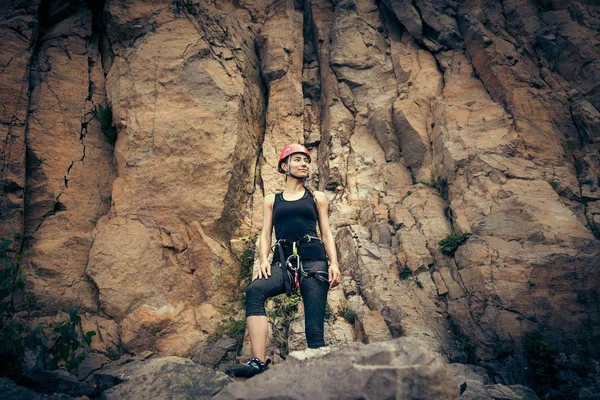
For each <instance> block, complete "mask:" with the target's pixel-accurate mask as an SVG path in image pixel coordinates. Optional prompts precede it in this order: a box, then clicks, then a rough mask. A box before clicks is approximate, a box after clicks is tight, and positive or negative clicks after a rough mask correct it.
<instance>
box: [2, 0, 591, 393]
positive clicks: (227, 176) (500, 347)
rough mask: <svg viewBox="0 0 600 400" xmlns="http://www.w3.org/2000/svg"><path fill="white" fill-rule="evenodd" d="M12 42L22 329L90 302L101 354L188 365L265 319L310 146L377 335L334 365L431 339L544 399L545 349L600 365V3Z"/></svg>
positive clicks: (187, 13)
mask: <svg viewBox="0 0 600 400" xmlns="http://www.w3.org/2000/svg"><path fill="white" fill-rule="evenodd" d="M0 21H2V22H1V23H0V31H1V32H2V37H3V41H2V42H3V44H2V46H1V52H0V66H1V68H2V70H1V73H0V88H1V89H2V90H1V91H0V103H1V105H2V107H1V109H0V129H1V132H2V149H1V152H0V155H1V156H2V165H1V166H0V168H1V172H2V177H1V181H0V182H1V183H2V187H3V190H2V192H1V194H0V198H1V201H2V205H1V210H0V223H1V225H0V234H1V235H2V238H7V237H9V236H10V232H11V231H14V232H16V233H17V240H15V241H14V243H13V246H12V248H11V249H10V250H11V251H13V252H14V253H21V254H23V261H22V262H21V268H22V270H23V271H24V272H25V273H26V274H27V287H26V288H25V292H24V295H23V296H21V297H19V299H18V304H17V306H18V310H19V315H21V316H23V317H25V318H27V319H30V320H35V321H42V322H43V321H50V320H52V319H53V318H54V317H55V315H56V314H57V313H59V312H60V311H64V310H66V309H68V308H71V307H74V306H80V307H81V308H80V312H81V313H82V315H83V324H84V327H85V329H87V330H95V331H96V332H97V333H98V335H97V336H96V337H94V338H93V343H92V345H93V348H95V349H96V350H98V351H100V352H104V353H106V354H119V353H122V352H125V351H127V352H133V353H136V352H140V351H143V350H152V351H157V352H159V353H160V354H163V355H176V356H189V355H190V354H192V352H193V351H194V349H196V348H198V346H199V345H202V344H203V343H205V342H206V341H207V340H208V339H209V336H210V335H211V334H213V333H214V332H215V331H216V330H217V328H218V326H219V325H220V324H221V322H222V320H224V319H226V318H229V317H231V315H234V314H236V312H237V310H239V309H240V308H241V307H242V303H241V293H242V288H241V287H240V279H239V276H240V268H241V267H240V259H241V258H242V255H243V253H244V244H243V243H244V240H245V239H248V238H250V239H251V238H253V237H254V235H256V233H257V232H259V230H260V225H261V213H262V201H263V198H264V196H265V195H266V194H269V193H273V192H275V191H278V190H280V189H281V188H282V184H283V180H282V178H281V177H280V175H279V174H278V173H277V171H276V161H277V157H278V153H279V151H280V149H281V148H282V147H283V145H285V144H287V143H290V142H300V143H304V144H305V145H306V146H307V147H308V148H309V149H310V151H311V154H312V156H313V160H314V162H313V163H312V165H311V178H310V181H309V184H310V185H311V186H312V187H313V188H315V189H318V190H321V191H324V192H325V193H326V195H327V196H328V198H329V200H330V210H329V211H330V219H331V222H332V225H333V228H334V231H335V236H336V243H337V246H338V251H339V258H340V265H341V268H342V272H343V274H344V276H345V280H344V284H343V285H341V287H340V288H338V289H336V290H334V291H332V292H331V296H330V300H329V303H330V306H331V308H332V310H333V311H334V312H335V313H337V312H338V310H340V309H344V308H345V309H352V310H353V311H354V312H356V313H357V319H356V322H355V325H350V324H348V323H346V322H345V321H343V320H342V319H341V318H338V319H337V320H336V321H330V322H329V323H328V341H329V343H345V342H348V341H353V340H362V341H365V342H368V341H378V340H385V339H388V338H391V337H397V336H413V337H418V338H420V339H421V340H423V341H425V342H426V343H427V344H428V345H429V346H430V348H432V349H435V350H437V351H438V352H440V353H442V354H445V355H446V356H447V357H448V359H449V360H450V361H454V362H463V363H464V362H469V363H478V364H480V365H481V366H483V367H486V369H488V372H491V373H492V377H493V379H495V382H496V383H503V384H530V383H531V382H532V375H531V372H530V371H529V370H528V369H527V368H528V367H527V366H528V364H527V360H528V358H527V352H526V349H525V346H526V334H527V333H528V332H533V331H539V332H541V333H542V334H543V335H544V337H545V338H546V339H547V340H549V341H551V342H552V343H554V344H555V346H556V348H557V349H558V350H559V351H560V352H561V353H563V355H564V356H565V357H576V356H577V357H582V356H585V357H590V358H595V359H597V358H598V357H600V354H599V348H598V346H596V345H595V343H597V342H598V340H600V310H599V304H600V303H599V302H598V298H599V294H600V190H599V188H598V186H599V184H600V179H599V174H600V154H599V147H598V144H599V143H600V84H599V82H600V33H599V32H600V4H599V3H598V2H596V1H593V0H588V1H583V0H570V1H566V2H558V1H554V0H525V1H522V0H521V1H515V0H502V1H491V0H382V1H376V0H333V1H331V0H296V1H292V0H280V1H269V0H264V1H263V0H234V1H227V0H213V1H204V0H200V1H196V0H172V1H171V0H152V1H137V0H106V1H105V2H93V1H88V2H86V1H78V0H70V1H57V0H36V1H17V0H14V1H8V2H3V4H2V8H1V9H0ZM113 134H116V136H115V137H116V141H115V139H113V138H112V136H111V135H113ZM448 238H450V239H452V238H454V239H455V241H456V242H457V244H458V242H461V243H462V244H461V245H460V246H458V247H457V248H454V247H452V248H451V249H447V248H441V247H440V241H442V240H444V239H447V240H448ZM442 250H444V251H442ZM301 325H302V319H301V317H298V318H297V320H296V322H295V323H294V324H292V329H291V330H290V338H289V343H290V350H294V349H298V348H301V347H302V346H303V344H302V341H301V340H297V338H295V337H294V332H296V333H299V334H300V337H301V333H302V330H303V327H302V326H301ZM245 351H247V348H246V349H245Z"/></svg>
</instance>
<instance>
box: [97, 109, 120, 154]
mask: <svg viewBox="0 0 600 400" xmlns="http://www.w3.org/2000/svg"><path fill="white" fill-rule="evenodd" d="M92 115H93V116H94V118H95V119H96V120H97V121H98V122H100V129H102V133H104V136H105V137H106V139H107V140H108V142H109V143H110V144H112V145H114V144H115V142H116V141H117V130H116V129H115V127H114V125H113V113H112V106H111V105H110V104H108V105H107V106H106V107H104V106H103V105H102V104H100V105H99V106H94V109H93V110H92Z"/></svg>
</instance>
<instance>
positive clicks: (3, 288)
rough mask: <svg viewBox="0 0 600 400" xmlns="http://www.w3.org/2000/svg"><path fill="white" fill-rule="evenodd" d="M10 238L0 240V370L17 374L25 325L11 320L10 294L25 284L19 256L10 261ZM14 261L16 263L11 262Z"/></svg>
mask: <svg viewBox="0 0 600 400" xmlns="http://www.w3.org/2000/svg"><path fill="white" fill-rule="evenodd" d="M12 243H13V242H12V240H2V241H0V262H2V264H3V266H2V267H1V268H0V367H1V368H0V370H2V371H7V372H9V373H10V372H13V373H14V375H16V376H18V375H20V372H21V362H22V360H23V357H24V356H25V343H24V341H23V335H24V332H25V326H24V325H23V324H22V323H20V322H15V321H13V319H12V317H13V314H14V306H13V295H14V293H15V292H16V291H17V290H22V289H23V288H24V287H25V276H24V275H23V273H22V272H21V270H20V269H19V264H18V263H19V262H20V261H21V255H17V256H15V258H14V260H13V259H12V258H11V257H10V255H9V254H8V249H9V247H10V245H11V244H12ZM15 261H16V262H15Z"/></svg>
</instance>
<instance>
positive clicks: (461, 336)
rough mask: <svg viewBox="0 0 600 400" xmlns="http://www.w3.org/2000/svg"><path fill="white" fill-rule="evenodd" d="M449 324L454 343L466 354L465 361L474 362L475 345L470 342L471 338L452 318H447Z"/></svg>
mask: <svg viewBox="0 0 600 400" xmlns="http://www.w3.org/2000/svg"><path fill="white" fill-rule="evenodd" d="M448 324H449V325H450V333H451V334H452V336H453V337H454V343H455V344H456V347H458V349H459V350H461V351H463V352H464V353H465V354H466V356H467V362H468V363H469V364H472V363H474V362H475V346H473V344H472V343H471V339H470V338H469V336H467V335H466V334H465V333H464V332H463V331H462V329H460V327H459V326H458V325H456V323H455V322H454V321H453V320H452V319H450V318H449V319H448Z"/></svg>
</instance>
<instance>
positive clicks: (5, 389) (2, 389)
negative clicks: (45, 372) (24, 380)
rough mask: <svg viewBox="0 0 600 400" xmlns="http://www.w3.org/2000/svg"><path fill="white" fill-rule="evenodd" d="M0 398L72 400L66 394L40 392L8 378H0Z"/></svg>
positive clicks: (10, 399)
mask: <svg viewBox="0 0 600 400" xmlns="http://www.w3.org/2000/svg"><path fill="white" fill-rule="evenodd" d="M0 398H1V399H3V400H72V399H73V397H71V396H67V395H66V394H41V393H37V392H34V391H33V390H31V389H27V388H25V387H23V386H19V385H17V384H16V383H14V382H13V381H12V380H10V379H8V378H0Z"/></svg>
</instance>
